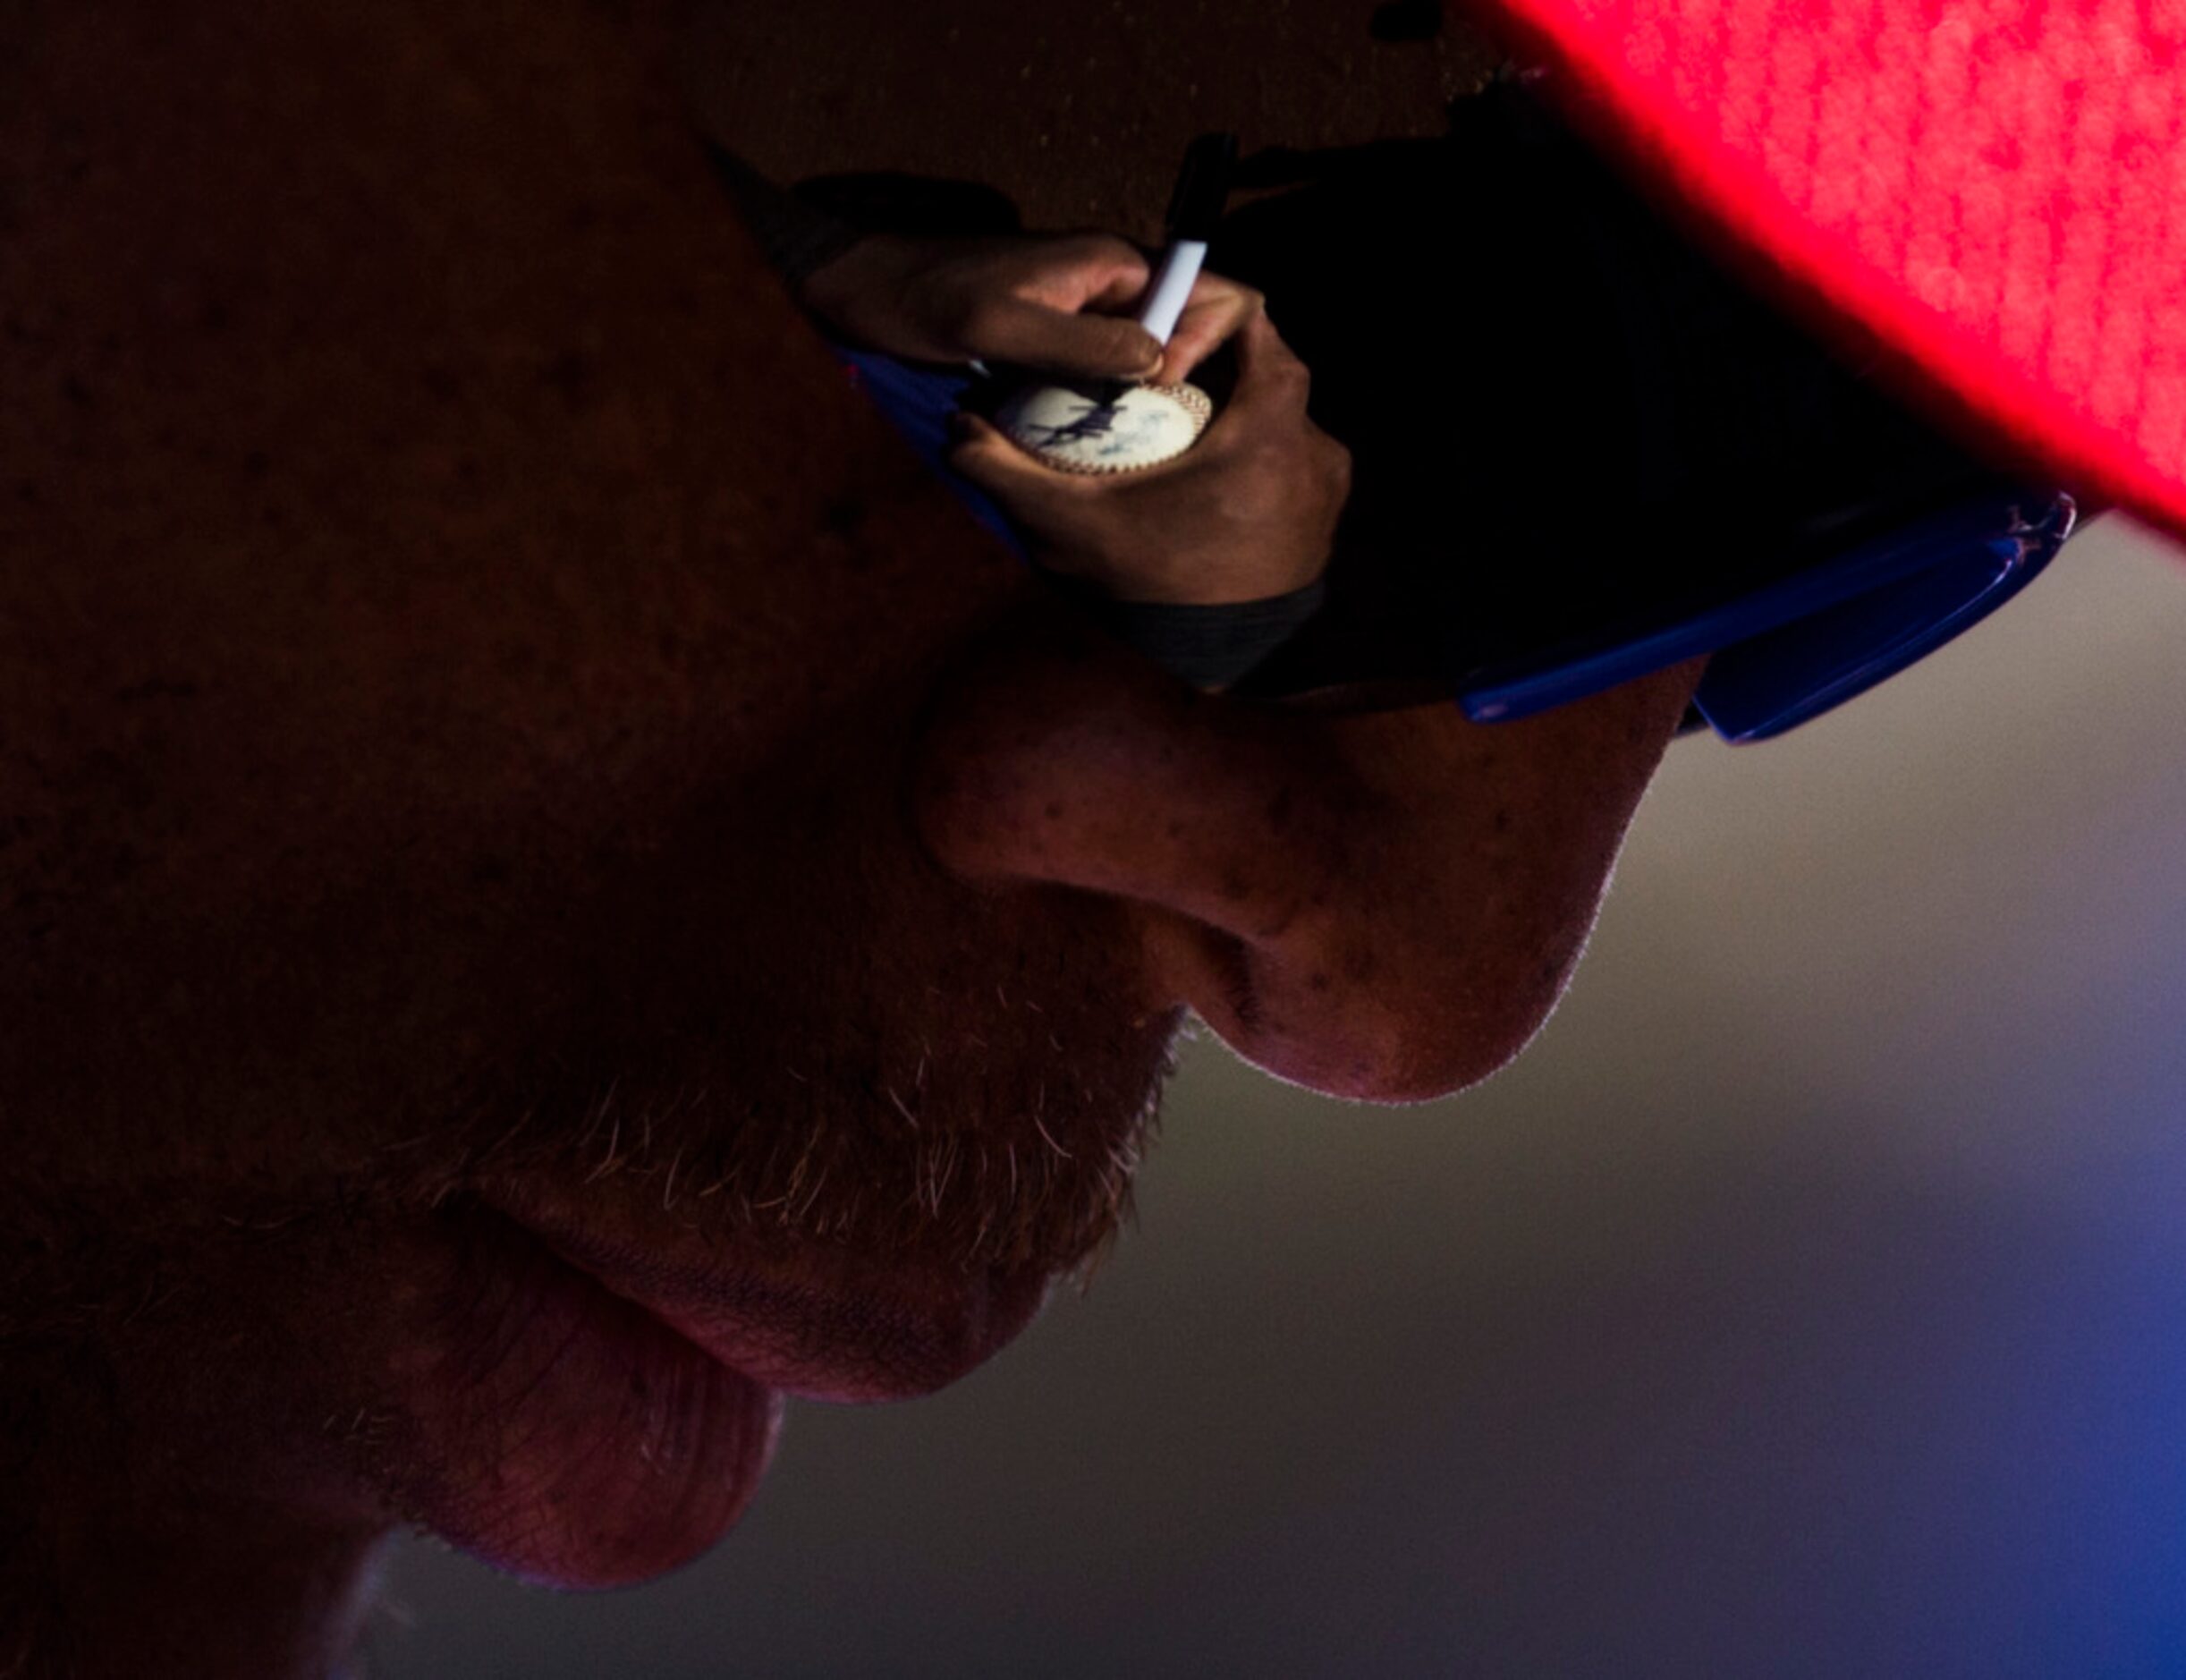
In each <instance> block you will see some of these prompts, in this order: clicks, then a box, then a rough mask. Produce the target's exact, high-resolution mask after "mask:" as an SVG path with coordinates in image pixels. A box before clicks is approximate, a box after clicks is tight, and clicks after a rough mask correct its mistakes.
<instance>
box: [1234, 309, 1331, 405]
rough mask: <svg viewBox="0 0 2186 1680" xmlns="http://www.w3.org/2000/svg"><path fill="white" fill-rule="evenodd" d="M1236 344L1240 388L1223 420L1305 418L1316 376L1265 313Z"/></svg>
mask: <svg viewBox="0 0 2186 1680" xmlns="http://www.w3.org/2000/svg"><path fill="white" fill-rule="evenodd" d="M1236 342H1237V388H1236V390H1235V391H1233V393H1232V394H1231V396H1230V401H1229V403H1228V405H1227V406H1226V407H1225V408H1224V410H1223V411H1222V416H1221V418H1222V419H1223V420H1238V421H1243V420H1255V419H1267V418H1275V419H1284V418H1290V419H1298V418H1302V417H1303V415H1304V414H1305V412H1306V398H1307V396H1308V395H1309V394H1310V393H1311V390H1312V386H1313V377H1312V375H1311V374H1309V372H1307V370H1306V364H1305V363H1304V362H1302V361H1299V359H1298V355H1297V352H1294V351H1293V350H1292V348H1291V347H1290V346H1289V345H1288V344H1284V342H1283V335H1281V334H1280V333H1278V332H1276V331H1275V323H1274V322H1273V321H1271V320H1269V319H1268V318H1267V310H1256V311H1255V312H1254V313H1253V315H1252V316H1251V317H1250V319H1248V320H1247V321H1246V322H1245V324H1244V327H1242V328H1241V330H1240V331H1239V332H1238V334H1237V341H1236ZM1217 423H1219V422H1217Z"/></svg>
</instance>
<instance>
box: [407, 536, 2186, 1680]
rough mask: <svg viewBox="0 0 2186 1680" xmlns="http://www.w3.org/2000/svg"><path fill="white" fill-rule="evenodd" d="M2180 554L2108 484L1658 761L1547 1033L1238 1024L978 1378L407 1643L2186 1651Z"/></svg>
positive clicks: (901, 1661)
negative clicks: (2003, 592)
mask: <svg viewBox="0 0 2186 1680" xmlns="http://www.w3.org/2000/svg"><path fill="white" fill-rule="evenodd" d="M2182 1023H2186V552H2182V551H2181V549H2180V548H2178V547H2176V546H2174V545H2173V544H2171V543H2169V542H2167V541H2166V540H2165V539H2158V538H2157V537H2156V536H2154V535H2153V534H2152V533H2151V532H2149V531H2148V530H2147V529H2146V528H2144V527H2142V526H2140V525H2139V524H2137V523H2135V522H2132V521H2131V519H2130V518H2128V517H2127V516H2125V515H2123V514H2120V513H2111V514H2106V515H2105V516H2103V517H2102V518H2100V519H2098V520H2097V521H2096V522H2094V523H2093V524H2092V525H2091V526H2089V527H2088V528H2087V529H2086V530H2084V531H2083V532H2082V534H2081V535H2080V536H2079V537H2077V538H2076V539H2074V540H2073V541H2072V544H2071V545H2070V546H2069V547H2067V548H2066V549H2065V551H2064V552H2063V555H2062V556H2059V558H2058V560H2057V561H2056V563H2055V564H2054V565H2053V566H2052V567H2051V568H2050V570H2049V571H2048V573H2046V574H2045V575H2044V576H2043V577H2042V578H2040V579H2038V581H2036V582H2035V583H2034V584H2033V585H2032V586H2031V587H2030V588H2029V590H2028V591H2027V593H2026V594H2025V595H2024V596H2022V597H2021V598H2020V599H2019V600H2018V601H2017V602H2015V603H2014V604H2012V606H2010V607H2007V608H2006V609H2005V610H2004V611H2003V612H2002V613H2000V614H1998V615H1996V616H1995V618H1993V619H1991V620H1990V621H1988V622H1987V623H1986V624H1982V625H1980V626H1978V628H1977V629H1975V630H1974V631H1973V632H1971V633H1970V635H1968V636H1966V637H1964V638H1962V639H1961V641H1958V642H1956V643H1954V644H1953V646H1951V647H1949V648H1947V649H1945V650H1944V652H1943V653H1941V654H1940V655H1938V656H1937V657H1936V658H1932V659H1930V660H1928V662H1927V663H1925V664H1923V665H1921V666H1918V667H1917V668H1915V669H1914V670H1912V671H1911V672H1910V673H1908V674H1906V675H1902V676H1901V677H1899V678H1897V679H1896V680H1894V682H1892V683H1888V684H1887V685H1885V687H1883V688H1882V689H1880V690H1877V692H1874V693H1872V694H1870V695H1868V696H1867V697H1866V698H1864V699H1863V700H1859V701H1856V702H1855V703H1853V704H1852V705H1851V706H1850V707H1848V708H1845V709H1843V710H1842V711H1840V712H1838V713H1836V714H1834V716H1832V717H1826V718H1825V719H1823V720H1821V721H1820V722H1818V723H1816V724H1814V725H1809V727H1808V728H1806V729H1804V730H1802V731H1800V732H1799V733H1797V734H1793V735H1792V736H1790V737H1788V738H1786V739H1785V740H1784V741H1781V742H1773V743H1769V744H1766V745H1761V746H1757V747H1751V748H1731V747H1726V746H1724V745H1723V744H1722V743H1721V742H1718V741H1716V739H1715V738H1714V737H1713V736H1704V737H1697V738H1694V739H1691V740H1687V741H1682V742H1678V743H1676V744H1675V745H1673V747H1672V749H1671V751H1670V756H1669V761H1668V764H1667V766H1666V768H1665V770H1664V772H1663V774H1662V776H1661V777H1660V778H1659V780H1658V781H1657V782H1656V785H1655V787H1654V790H1653V792H1652V793H1650V794H1649V796H1648V801H1647V802H1646V803H1645V804H1644V805H1643V806H1642V808H1641V810H1640V812H1639V819H1638V822H1637V824H1636V826H1635V827H1634V830H1633V833H1632V836H1631V841H1630V844H1629V845H1628V847H1627V849H1626V851H1625V853H1624V857H1623V863H1622V865H1621V866H1620V869H1619V870H1618V873H1617V877H1616V879H1615V882H1614V886H1613V887H1612V889H1611V892H1610V895H1609V899H1608V904H1607V906H1606V910H1605V912H1604V914H1603V917H1602V921H1601V923H1600V926H1599V928H1598V929H1597V933H1596V935H1595V938H1594V941H1593V944H1592V946H1591V948H1590V951H1589V955H1588V957H1587V959H1586V960H1585V961H1584V962H1583V963H1581V964H1580V969H1579V972H1578V976H1577V979H1576V980H1575V981H1574V983H1573V985H1572V990H1571V993H1570V995H1569V997H1567V998H1566V1000H1565V1002H1564V1004H1563V1007H1562V1009H1561V1010H1560V1011H1559V1012H1558V1013H1557V1014H1556V1015H1555V1018H1554V1019H1553V1020H1552V1021H1551V1022H1550V1023H1549V1025H1548V1027H1547V1028H1546V1031H1544V1032H1543V1034H1542V1035H1541V1037H1540V1039H1538V1041H1537V1042H1536V1043H1535V1044H1534V1046H1533V1047H1532V1048H1531V1049H1530V1050H1529V1051H1528V1052H1527V1054H1526V1055H1525V1056H1523V1057H1522V1058H1521V1060H1520V1061H1519V1062H1518V1063H1517V1064H1516V1065H1514V1066H1513V1067H1512V1068H1511V1069H1510V1070H1509V1071H1507V1072H1506V1073H1504V1074H1502V1075H1501V1076H1500V1077H1498V1078H1497V1079H1495V1080H1494V1081H1493V1082H1490V1083H1488V1084H1487V1085H1486V1086H1484V1087H1482V1088H1480V1089H1479V1090H1475V1091H1472V1092H1470V1093H1468V1094H1466V1095H1464V1096H1462V1097H1459V1098H1456V1099H1452V1100H1450V1101H1447V1102H1443V1103H1437V1104H1433V1105H1429V1106H1426V1107H1419V1108H1411V1109H1394V1108H1376V1107H1352V1106H1348V1105H1345V1104H1342V1103H1337V1102H1333V1101H1329V1100H1326V1099H1319V1098H1316V1097H1312V1096H1309V1095H1307V1094H1306V1093H1304V1092H1301V1091H1299V1090H1293V1089H1290V1088H1288V1087H1285V1086H1283V1085H1280V1084H1278V1083H1276V1082H1274V1081H1272V1080H1269V1079H1267V1078H1266V1077H1264V1076H1262V1075H1260V1074H1258V1073H1254V1072H1253V1071H1252V1070H1250V1069H1249V1068H1246V1067H1244V1066H1242V1065H1240V1064H1238V1063H1237V1062H1236V1061H1235V1060H1233V1058H1232V1057H1231V1056H1229V1055H1228V1054H1227V1052H1225V1051H1224V1049H1223V1048H1222V1047H1221V1046H1220V1045H1219V1044H1218V1043H1216V1042H1214V1041H1212V1040H1211V1039H1210V1040H1207V1041H1203V1042H1200V1043H1199V1044H1198V1045H1196V1046H1195V1047H1194V1048H1193V1049H1192V1051H1191V1053H1190V1055H1189V1056H1187V1058H1186V1061H1185V1064H1184V1067H1183V1070H1182V1074H1181V1075H1180V1077H1179V1078H1178V1080H1177V1081H1176V1083H1175V1085H1174V1087H1173V1092H1172V1097H1171V1100H1170V1102H1169V1104H1168V1107H1167V1109H1166V1111H1165V1120H1164V1124H1163V1130H1162V1138H1161V1141H1160V1143H1159V1146H1158V1147H1157V1149H1156V1150H1155V1151H1154V1154H1153V1158H1152V1159H1151V1161H1150V1162H1149V1164H1148V1167H1147V1169H1146V1172H1145V1174H1144V1175H1143V1177H1142V1179H1141V1183H1140V1217H1139V1221H1138V1227H1137V1229H1136V1230H1134V1231H1133V1232H1131V1233H1130V1234H1128V1235H1126V1237H1125V1239H1124V1241H1123V1243H1122V1245H1121V1246H1120V1248H1119V1249H1118V1251H1117V1252H1116V1253H1115V1254H1114V1257H1113V1258H1112V1259H1111V1260H1110V1261H1109V1262H1108V1264H1107V1266H1106V1268H1105V1269H1103V1270H1102V1271H1101V1273H1100V1274H1099V1276H1098V1277H1097V1278H1096V1279H1095V1281H1094V1284H1093V1286H1092V1288H1091V1290H1090V1292H1089V1294H1087V1295H1086V1296H1085V1297H1084V1298H1083V1299H1079V1298H1076V1297H1070V1296H1066V1297H1064V1298H1062V1299H1059V1300H1058V1301H1057V1302H1055V1304H1054V1305H1053V1306H1052V1307H1051V1308H1050V1309H1049V1311H1048V1312H1047V1314H1046V1317H1045V1318H1044V1319H1042V1320H1041V1321H1040V1322H1039V1323H1038V1324H1037V1325H1035V1326H1034V1327H1033V1328H1032V1329H1031V1330H1030V1331H1029V1332H1028V1333H1027V1334H1026V1336H1024V1337H1023V1339H1022V1340H1021V1342H1019V1343H1018V1344H1017V1345H1015V1346H1014V1347H1013V1348H1012V1349H1010V1350H1009V1351H1008V1352H1006V1353H1004V1354H1003V1355H1002V1356H1001V1357H1000V1358H999V1359H998V1360H997V1361H996V1362H994V1363H993V1364H991V1365H990V1366H988V1367H987V1369H986V1370H981V1371H979V1373H977V1374H976V1375H974V1376H973V1377H971V1378H970V1379H968V1380H966V1381H965V1382H963V1383H962V1384H960V1385H959V1386H958V1387H955V1388H953V1389H952V1390H950V1391H948V1392H946V1393H945V1394H942V1395H940V1396H935V1397H933V1398H930V1399H927V1400H921V1401H917V1402H913V1403H911V1404H905V1405H901V1406H890V1407H879V1408H870V1409H838V1408H829V1407H824V1406H817V1405H806V1404H793V1405H792V1410H791V1413H790V1417H789V1421H788V1426H787V1429H786V1430H785V1433H784V1438H783V1442H782V1447H781V1452H780V1455H779V1457H778V1459H777V1460H776V1463H775V1471H774V1473H773V1475H772V1477H771V1479H770V1480H769V1481H768V1483H767V1487H766V1488H765V1489H763V1490H762V1492H761V1493H760V1495H759V1496H758V1500H757V1502H756V1503H755V1505H754V1506H753V1507H752V1509H751V1511H750V1515H748V1516H747V1518H746V1520H745V1522H744V1523H743V1525H742V1527H741V1529H740V1530H739V1531H738V1532H736V1533H735V1534H734V1535H733V1536H732V1537H731V1538H730V1539H729V1540H727V1541H726V1542H725V1543H724V1545H722V1546H721V1547H720V1548H718V1549H717V1550H716V1552H715V1553H714V1554H713V1555H712V1556H710V1557H707V1559H706V1560H704V1561H703V1562H702V1563H700V1564H699V1565H694V1566H693V1567H691V1568H690V1569H688V1570H686V1571H684V1572H682V1573H681V1574H677V1575H675V1576H673V1577H671V1578H669V1579H667V1580H665V1581H662V1582H657V1583H656V1584H654V1585H651V1586H648V1587H645V1588H642V1589H638V1590H635V1591H626V1592H619V1593H611V1594H603V1595H594V1596H582V1597H574V1596H561V1595H556V1594H553V1593H548V1592H544V1591H535V1590H530V1589H526V1588H523V1587H520V1586H517V1585H514V1584H513V1583H511V1582H506V1581H504V1580H502V1579H500V1578H499V1577H496V1576H495V1575H494V1574H490V1573H489V1572H488V1571H487V1570H485V1569H483V1568H481V1567H479V1566H478V1565H473V1564H470V1563H468V1562H466V1561H464V1560H463V1559H462V1558H459V1557H455V1556H453V1555H452V1554H450V1553H448V1552H447V1551H445V1549H443V1548H440V1547H438V1546H436V1545H435V1544H432V1543H429V1542H422V1541H421V1542H417V1543H413V1544H408V1545H406V1546H405V1547H404V1548H402V1550H400V1551H399V1552H398V1554H397V1555H396V1556H395V1557H394V1561H393V1564H392V1565H391V1568H390V1571H389V1575H388V1581H387V1586H386V1594H385V1603H384V1604H383V1606H382V1608H380V1610H379V1611H378V1612H377V1615H376V1616H375V1619H374V1622H373V1632H372V1634H371V1638H370V1642H369V1648H368V1649H369V1653H370V1661H369V1668H368V1672H369V1674H371V1675H373V1676H377V1677H378V1680H441V1677H442V1676H469V1677H472V1680H478V1677H481V1676H502V1675H507V1676H529V1677H531V1680H555V1677H558V1676H604V1675H616V1676H647V1680H681V1677H682V1676H724V1675H740V1676H989V1675H991V1676H1025V1675H1039V1676H1116V1675H1123V1674H1130V1675H1134V1676H1172V1675H1173V1676H1204V1675H1210V1674H1211V1675H1232V1674H1235V1675H1247V1674H1250V1675H1266V1676H1293V1675H1295V1676H1364V1675H1371V1676H1447V1675H1459V1674H1462V1675H1487V1676H1562V1675H1584V1676H1591V1675H1616V1676H1636V1675H1637V1676H1654V1675H1766V1676H1806V1675H1813V1676H1845V1675H1851V1674H1862V1675H1919V1676H1961V1675H1962V1676H2019V1675H2027V1676H2097V1675H2102V1676H2114V1675H2149V1676H2156V1675H2165V1676H2174V1675H2177V1674H2180V1673H2186V1428H2182V1425H2186V1113H2182V1110H2186V1034H2182V1031H2181V1027H2182Z"/></svg>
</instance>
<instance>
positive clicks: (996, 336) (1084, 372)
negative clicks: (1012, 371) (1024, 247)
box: [976, 298, 1161, 379]
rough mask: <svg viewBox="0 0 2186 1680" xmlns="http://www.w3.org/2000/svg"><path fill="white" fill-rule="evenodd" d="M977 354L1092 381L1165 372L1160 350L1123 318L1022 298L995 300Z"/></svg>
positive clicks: (1152, 338)
mask: <svg viewBox="0 0 2186 1680" xmlns="http://www.w3.org/2000/svg"><path fill="white" fill-rule="evenodd" d="M978 338H979V344H977V346H976V349H977V351H978V353H979V354H980V355H981V356H983V357H985V358H986V359H987V361H1007V362H1013V363H1015V364H1016V365H1017V366H1019V367H1021V368H1042V369H1048V370H1050V371H1054V372H1060V373H1072V374H1077V375H1079V376H1080V377H1081V378H1093V379H1140V378H1148V377H1149V376H1150V375H1152V373H1153V372H1154V370H1155V369H1157V368H1159V367H1160V366H1161V344H1160V341H1159V340H1157V338H1156V337H1155V336H1154V335H1153V334H1151V333H1149V332H1148V331H1147V330H1146V328H1145V327H1141V326H1140V325H1139V323H1138V322H1136V321H1134V320H1130V319H1128V318H1125V317H1123V316H1121V315H1086V314H1080V313H1077V312H1074V311H1072V310H1058V309H1055V308H1052V307H1050V306H1048V305H1046V304H1041V303H1033V302H1029V301H1026V300H1025V299H1023V298H1004V299H997V300H996V301H995V302H993V303H992V304H990V305H989V306H988V307H987V310H986V311H985V313H984V315H983V317H982V318H981V319H980V320H979V324H978Z"/></svg>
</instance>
